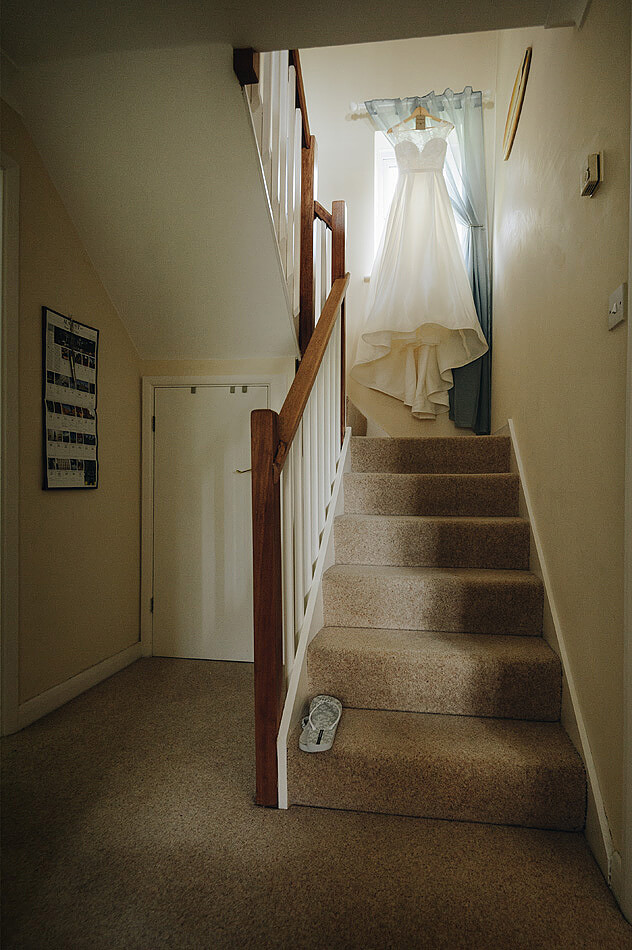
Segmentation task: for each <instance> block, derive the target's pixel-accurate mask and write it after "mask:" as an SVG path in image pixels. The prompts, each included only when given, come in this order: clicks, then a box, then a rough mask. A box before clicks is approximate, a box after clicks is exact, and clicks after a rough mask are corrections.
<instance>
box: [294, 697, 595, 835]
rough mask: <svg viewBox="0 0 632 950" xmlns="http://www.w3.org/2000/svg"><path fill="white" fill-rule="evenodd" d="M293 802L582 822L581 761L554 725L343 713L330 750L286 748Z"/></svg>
mask: <svg viewBox="0 0 632 950" xmlns="http://www.w3.org/2000/svg"><path fill="white" fill-rule="evenodd" d="M288 788H289V793H290V798H291V801H292V803H294V804H300V805H315V806H320V807H324V808H345V809H354V810H358V811H373V812H383V813H387V814H398V815H417V816H421V817H426V818H444V819H452V820H458V821H482V822H495V823H500V824H510V825H525V826H527V827H535V828H555V829H559V830H563V831H575V830H579V829H581V828H582V827H583V824H584V813H585V800H586V783H585V778H584V771H583V766H582V763H581V760H580V758H579V756H578V755H577V753H576V752H575V749H574V748H573V746H572V744H571V742H570V741H569V739H568V737H567V736H566V734H565V732H564V731H563V729H562V727H561V726H560V725H559V723H548V722H522V721H516V720H510V719H479V718H474V717H468V716H439V715H428V714H424V713H410V712H387V711H383V710H366V709H345V710H344V711H343V714H342V719H341V721H340V725H339V726H338V731H337V734H336V740H335V742H334V745H333V748H332V749H331V750H330V751H329V752H324V753H321V754H316V755H315V754H309V753H305V752H301V751H300V750H299V748H298V729H297V730H296V732H295V733H294V734H292V736H291V739H290V744H289V748H288Z"/></svg>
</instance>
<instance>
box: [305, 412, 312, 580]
mask: <svg viewBox="0 0 632 950" xmlns="http://www.w3.org/2000/svg"><path fill="white" fill-rule="evenodd" d="M303 497H304V499H305V513H304V516H303V576H304V578H305V581H304V585H303V586H304V589H305V594H306V595H307V594H309V589H310V587H311V586H312V508H313V494H312V400H311V398H310V399H308V400H307V405H306V406H305V412H304V413H303Z"/></svg>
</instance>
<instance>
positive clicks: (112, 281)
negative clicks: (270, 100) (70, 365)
mask: <svg viewBox="0 0 632 950" xmlns="http://www.w3.org/2000/svg"><path fill="white" fill-rule="evenodd" d="M21 99H22V105H23V110H22V111H23V117H24V119H25V122H26V125H27V127H28V129H29V131H30V132H31V135H32V136H33V138H34V140H35V143H36V145H37V147H38V149H39V150H40V152H41V154H42V156H43V158H44V162H45V164H46V166H47V168H48V171H49V174H50V175H51V178H52V180H53V182H54V183H55V185H56V187H57V189H58V190H59V192H60V194H61V196H62V199H63V201H64V203H65V205H66V207H67V208H68V211H69V213H70V215H71V217H72V219H73V221H74V223H75V226H76V227H77V229H78V231H79V234H80V237H81V239H82V241H83V244H84V246H85V248H86V250H87V252H88V254H89V255H90V257H91V259H92V261H93V263H94V265H95V267H96V269H97V272H98V273H99V276H100V277H101V280H102V281H103V283H104V286H105V288H106V290H107V291H108V293H109V294H110V297H111V299H112V302H113V303H114V305H115V307H116V308H117V310H118V312H119V314H120V316H121V318H122V320H123V322H124V323H125V325H126V326H127V329H128V331H129V333H130V336H131V338H132V340H133V342H134V344H135V346H136V348H137V350H138V352H139V354H140V355H141V356H142V357H144V358H147V359H175V358H180V359H203V358H215V359H231V358H239V357H254V356H296V355H297V352H296V342H295V337H294V333H293V328H292V323H291V319H290V316H289V312H288V305H287V300H286V296H285V293H284V291H283V283H282V280H281V274H280V267H279V262H278V256H277V252H276V249H275V243H274V241H273V238H272V229H271V222H270V217H269V213H268V209H267V205H266V199H265V194H264V191H263V187H262V183H261V178H260V173H259V167H258V159H257V153H256V146H255V143H254V137H253V134H252V128H251V125H250V119H249V117H248V115H247V112H246V105H245V103H244V100H243V97H242V94H241V90H240V87H239V83H238V82H237V79H236V78H235V75H234V73H233V70H232V49H231V47H230V46H227V45H219V44H214V45H210V46H195V47H186V48H182V49H177V50H176V49H167V50H150V51H141V52H133V51H118V52H115V53H102V54H96V55H93V56H90V57H75V58H72V59H65V60H61V61H55V62H53V61H46V62H42V63H39V64H31V65H30V66H28V67H26V68H25V69H23V70H22V71H21Z"/></svg>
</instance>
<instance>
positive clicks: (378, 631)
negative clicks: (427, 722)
mask: <svg viewBox="0 0 632 950" xmlns="http://www.w3.org/2000/svg"><path fill="white" fill-rule="evenodd" d="M309 650H310V652H314V651H321V650H326V651H327V652H329V653H334V652H338V651H349V652H353V653H355V654H357V655H359V656H361V655H362V654H365V655H367V656H373V655H384V654H396V655H397V656H401V657H410V658H411V659H414V660H423V659H424V658H425V657H428V656H430V655H433V656H442V657H444V658H448V657H451V656H453V657H458V658H460V657H471V658H477V657H478V658H481V659H485V660H489V661H492V662H496V663H498V662H503V661H511V662H512V663H517V662H522V663H526V664H529V665H532V664H535V663H538V664H539V663H542V664H546V665H553V666H555V667H559V659H558V657H557V655H556V654H555V653H554V651H553V650H552V649H551V647H550V646H549V645H548V643H547V642H546V641H545V640H544V639H543V638H542V637H520V636H517V637H510V636H506V635H505V634H489V633H461V632H459V633H445V632H443V631H441V630H389V629H388V628H382V627H343V626H333V625H332V626H327V627H322V628H321V629H320V630H319V631H318V633H317V634H316V636H315V637H314V639H313V640H312V641H311V643H310V645H309Z"/></svg>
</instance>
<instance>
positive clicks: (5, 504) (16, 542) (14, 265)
mask: <svg viewBox="0 0 632 950" xmlns="http://www.w3.org/2000/svg"><path fill="white" fill-rule="evenodd" d="M0 161H1V164H2V170H3V192H4V194H3V201H2V206H3V210H2V230H3V233H2V257H3V260H2V373H1V376H2V395H1V416H2V420H1V429H2V447H1V458H2V462H1V468H2V494H1V507H2V540H1V553H2V577H1V601H2V605H1V614H2V656H1V659H0V663H1V667H2V670H1V677H2V680H1V693H2V708H1V721H2V730H1V731H2V735H9V734H10V733H12V732H16V730H17V729H19V724H18V704H19V640H18V637H19V609H20V600H19V584H20V574H19V554H20V535H19V528H20V525H19V505H20V496H19V484H20V480H19V438H20V430H19V369H18V357H19V348H18V347H19V342H18V341H19V325H20V260H19V243H20V169H19V167H18V165H17V164H16V162H14V161H13V159H11V158H9V156H8V155H5V154H4V153H2V156H1V159H0Z"/></svg>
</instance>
